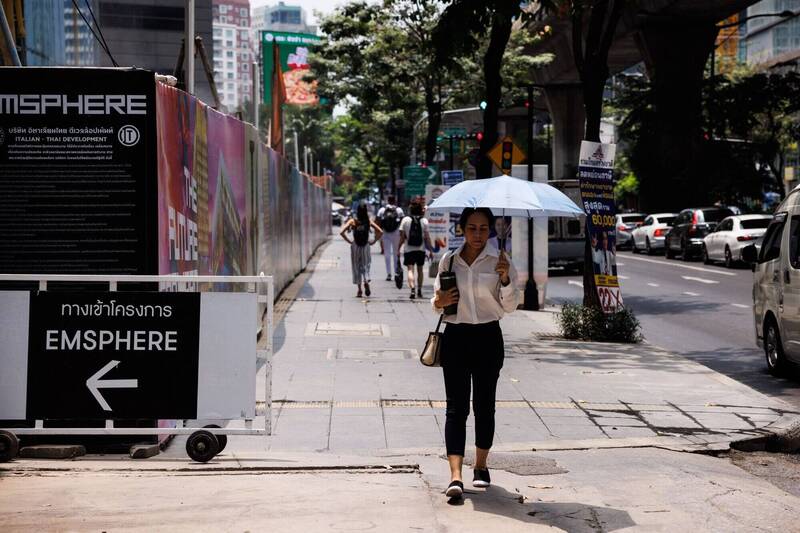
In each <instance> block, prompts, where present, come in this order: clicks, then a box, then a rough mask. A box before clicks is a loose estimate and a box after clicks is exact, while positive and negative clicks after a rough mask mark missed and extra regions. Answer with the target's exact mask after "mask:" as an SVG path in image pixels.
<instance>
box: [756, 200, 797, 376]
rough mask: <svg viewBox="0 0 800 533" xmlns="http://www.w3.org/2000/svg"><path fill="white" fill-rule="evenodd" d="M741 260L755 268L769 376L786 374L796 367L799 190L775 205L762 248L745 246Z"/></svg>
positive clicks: (760, 329) (759, 321)
mask: <svg viewBox="0 0 800 533" xmlns="http://www.w3.org/2000/svg"><path fill="white" fill-rule="evenodd" d="M742 258H743V259H744V260H745V261H747V262H750V263H753V264H754V266H753V319H754V323H755V332H756V343H757V344H758V345H759V346H760V347H762V348H763V349H764V353H765V355H766V360H767V369H768V370H769V372H770V373H771V374H773V375H781V374H784V373H786V371H787V370H788V368H789V366H790V363H800V187H798V188H796V189H795V190H793V191H792V192H791V193H790V194H789V196H788V197H786V199H785V200H784V201H783V202H782V203H781V204H780V205H779V206H778V208H777V210H776V213H775V215H774V217H773V218H772V221H771V222H770V224H769V226H768V227H767V231H766V233H765V234H764V237H763V241H762V244H761V249H760V250H757V249H756V247H755V246H754V245H749V246H746V247H745V248H744V249H743V250H742Z"/></svg>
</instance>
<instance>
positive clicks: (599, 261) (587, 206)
mask: <svg viewBox="0 0 800 533" xmlns="http://www.w3.org/2000/svg"><path fill="white" fill-rule="evenodd" d="M616 148H617V146H616V145H615V144H603V143H597V142H590V141H583V142H581V152H580V162H579V164H578V176H579V178H580V188H581V201H582V202H583V208H584V210H585V211H586V226H587V229H588V230H589V238H590V240H591V246H592V260H593V268H594V280H595V285H596V286H597V294H598V296H599V298H600V305H601V306H602V308H603V311H604V312H606V313H612V312H614V311H616V310H617V309H618V308H621V307H622V294H621V293H620V289H619V279H618V277H617V259H616V257H617V255H616V231H615V220H616V205H615V203H614V155H615V152H616Z"/></svg>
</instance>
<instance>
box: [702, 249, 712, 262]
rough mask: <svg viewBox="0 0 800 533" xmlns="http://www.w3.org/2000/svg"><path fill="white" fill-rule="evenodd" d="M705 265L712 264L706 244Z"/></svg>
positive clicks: (704, 250)
mask: <svg viewBox="0 0 800 533" xmlns="http://www.w3.org/2000/svg"><path fill="white" fill-rule="evenodd" d="M703 263H704V264H706V265H710V264H711V258H710V257H708V248H706V245H705V244H704V245H703Z"/></svg>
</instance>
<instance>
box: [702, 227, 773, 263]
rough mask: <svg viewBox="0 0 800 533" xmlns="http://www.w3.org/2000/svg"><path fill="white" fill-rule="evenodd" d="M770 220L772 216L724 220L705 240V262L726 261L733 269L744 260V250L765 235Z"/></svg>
mask: <svg viewBox="0 0 800 533" xmlns="http://www.w3.org/2000/svg"><path fill="white" fill-rule="evenodd" d="M770 220H772V215H734V216H732V217H728V218H724V219H722V221H721V222H720V223H719V224H717V227H716V228H714V231H712V232H711V233H709V234H708V235H706V236H705V238H704V239H703V261H704V262H705V263H712V262H714V261H724V262H725V266H726V267H728V268H731V267H732V266H733V265H734V263H736V262H738V261H741V260H742V248H744V247H745V246H747V245H748V244H754V243H755V242H756V241H757V240H758V239H759V238H760V237H761V236H762V235H764V232H765V231H767V226H769V221H770Z"/></svg>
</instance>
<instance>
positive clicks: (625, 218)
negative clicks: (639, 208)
mask: <svg viewBox="0 0 800 533" xmlns="http://www.w3.org/2000/svg"><path fill="white" fill-rule="evenodd" d="M620 216H621V217H622V222H623V223H625V224H635V223H637V222H643V221H644V216H643V215H620Z"/></svg>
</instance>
